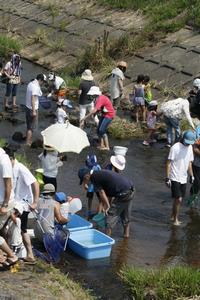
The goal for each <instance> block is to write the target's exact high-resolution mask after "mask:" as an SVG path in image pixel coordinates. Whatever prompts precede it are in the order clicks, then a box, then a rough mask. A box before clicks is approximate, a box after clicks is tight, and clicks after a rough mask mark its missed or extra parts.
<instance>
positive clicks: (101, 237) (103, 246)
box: [68, 229, 115, 259]
mask: <svg viewBox="0 0 200 300" xmlns="http://www.w3.org/2000/svg"><path fill="white" fill-rule="evenodd" d="M114 243H115V241H114V240H113V239H112V238H110V237H109V236H107V235H106V234H104V233H102V232H100V231H98V230H96V229H86V230H82V231H81V232H80V231H75V232H71V234H70V237H69V240H68V245H69V248H70V249H71V250H72V251H74V252H75V253H76V254H78V255H79V256H81V257H83V258H85V259H97V258H105V257H109V256H110V253H111V249H112V245H113V244H114Z"/></svg>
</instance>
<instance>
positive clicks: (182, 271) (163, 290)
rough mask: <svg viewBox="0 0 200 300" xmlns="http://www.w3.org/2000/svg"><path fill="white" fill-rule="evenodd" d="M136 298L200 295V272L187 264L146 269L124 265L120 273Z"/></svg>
mask: <svg viewBox="0 0 200 300" xmlns="http://www.w3.org/2000/svg"><path fill="white" fill-rule="evenodd" d="M120 276H121V278H122V280H123V281H124V282H125V284H126V285H127V286H128V287H129V289H130V291H131V294H132V295H133V296H134V297H135V299H136V300H143V299H144V297H145V296H146V298H147V295H152V294H153V295H154V298H148V299H159V300H175V299H183V298H184V297H192V296H195V295H200V285H199V282H200V272H199V270H197V269H194V268H192V267H186V266H178V267H173V268H165V269H156V270H144V269H140V268H131V267H124V268H123V270H122V271H121V273H120Z"/></svg>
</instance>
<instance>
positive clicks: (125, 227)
mask: <svg viewBox="0 0 200 300" xmlns="http://www.w3.org/2000/svg"><path fill="white" fill-rule="evenodd" d="M129 233H130V225H129V224H127V225H125V226H124V237H125V238H128V237H129Z"/></svg>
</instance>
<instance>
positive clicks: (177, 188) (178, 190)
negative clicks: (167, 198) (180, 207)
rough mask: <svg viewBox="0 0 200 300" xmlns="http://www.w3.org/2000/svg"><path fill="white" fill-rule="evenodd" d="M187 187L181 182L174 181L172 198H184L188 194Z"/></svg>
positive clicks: (172, 183)
mask: <svg viewBox="0 0 200 300" xmlns="http://www.w3.org/2000/svg"><path fill="white" fill-rule="evenodd" d="M186 186H187V184H186V183H184V184H181V183H180V182H177V181H172V182H171V191H172V198H175V199H177V198H184V196H185V193H186Z"/></svg>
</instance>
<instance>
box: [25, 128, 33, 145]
mask: <svg viewBox="0 0 200 300" xmlns="http://www.w3.org/2000/svg"><path fill="white" fill-rule="evenodd" d="M32 135H33V134H32V130H30V129H29V130H27V132H26V144H27V145H31V143H32Z"/></svg>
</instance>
